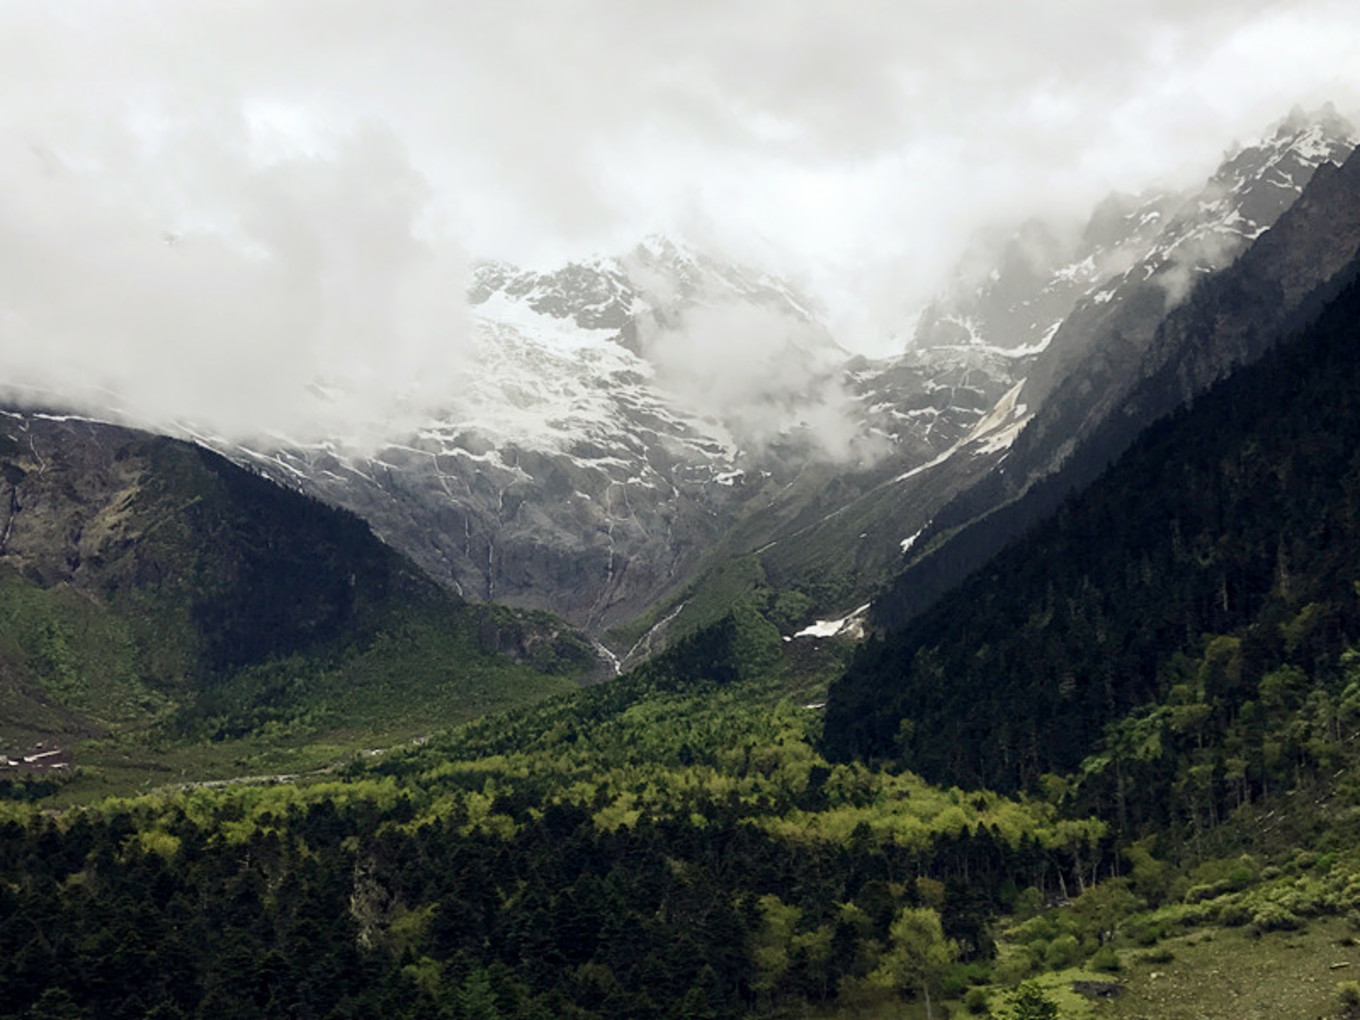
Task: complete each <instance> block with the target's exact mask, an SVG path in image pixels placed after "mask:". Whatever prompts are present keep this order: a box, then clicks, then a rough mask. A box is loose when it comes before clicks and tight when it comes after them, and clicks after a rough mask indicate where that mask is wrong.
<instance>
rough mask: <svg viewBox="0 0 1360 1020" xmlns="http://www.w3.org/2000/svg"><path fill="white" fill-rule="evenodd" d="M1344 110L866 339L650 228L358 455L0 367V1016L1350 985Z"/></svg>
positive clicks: (1301, 993) (1342, 997) (538, 299)
mask: <svg viewBox="0 0 1360 1020" xmlns="http://www.w3.org/2000/svg"><path fill="white" fill-rule="evenodd" d="M1355 143H1356V132H1355V130H1354V129H1353V128H1352V127H1351V125H1349V124H1348V123H1346V122H1345V121H1344V120H1342V119H1341V118H1339V117H1337V116H1336V115H1335V114H1334V112H1332V111H1331V110H1330V109H1324V110H1321V111H1319V112H1318V113H1316V114H1312V115H1308V114H1303V113H1301V112H1298V111H1296V112H1295V113H1294V114H1292V115H1290V116H1289V117H1288V118H1286V119H1285V120H1283V121H1281V122H1280V123H1278V124H1277V125H1275V126H1273V128H1272V129H1271V131H1270V132H1268V133H1267V135H1266V136H1265V137H1264V138H1263V139H1262V140H1260V141H1259V142H1256V143H1252V144H1250V145H1247V146H1235V147H1234V148H1233V149H1232V150H1230V151H1229V152H1228V154H1227V155H1226V157H1225V159H1224V161H1223V163H1222V165H1221V167H1220V168H1219V170H1218V171H1217V172H1216V173H1215V174H1214V175H1213V176H1212V177H1211V178H1210V179H1209V180H1208V181H1207V182H1205V184H1204V185H1203V186H1202V187H1200V188H1195V189H1192V190H1191V191H1189V192H1186V193H1173V192H1170V191H1160V190H1153V191H1148V192H1144V193H1142V194H1140V195H1138V196H1136V197H1132V196H1119V195H1116V196H1113V197H1111V198H1110V199H1108V200H1107V201H1105V202H1104V203H1102V204H1101V205H1100V206H1098V207H1097V208H1096V210H1095V211H1094V213H1093V214H1092V215H1091V216H1090V217H1089V219H1088V220H1086V221H1085V222H1083V223H1081V224H1079V225H1077V226H1076V227H1072V226H1071V225H1070V224H1069V225H1064V224H1059V223H1056V222H1051V223H1050V222H1046V221H1043V220H1039V219H1035V220H1031V221H1029V222H1027V223H1025V224H1024V225H1023V226H1022V227H1021V228H1020V229H1019V230H1018V232H1016V233H1014V234H1011V235H1007V236H1006V237H1004V238H1002V239H1000V240H998V239H996V238H990V239H986V238H983V239H979V242H978V243H979V245H981V246H982V248H983V252H982V253H972V254H971V255H970V257H969V258H968V259H966V260H965V262H964V263H963V264H961V267H960V270H959V272H958V273H957V274H956V278H955V280H954V282H953V283H951V285H950V286H949V287H948V288H947V289H946V290H945V291H944V292H942V293H941V294H939V295H938V296H937V298H936V300H935V302H934V303H933V304H932V305H931V306H930V307H929V308H927V309H926V310H925V311H924V312H923V313H922V315H921V316H920V318H919V320H918V323H917V326H916V332H915V336H914V339H913V342H912V343H911V345H910V346H908V347H907V349H906V350H904V351H903V352H902V353H900V354H898V355H895V356H892V357H888V358H882V359H870V358H866V357H863V356H853V355H851V354H849V353H848V352H847V351H845V350H844V349H842V348H841V347H840V346H839V345H838V344H837V343H836V340H835V338H834V337H833V335H832V332H831V330H830V328H829V327H828V325H827V323H826V321H824V319H823V318H822V317H821V313H820V312H819V310H818V308H817V306H816V303H815V302H814V301H813V300H812V299H811V298H808V297H806V296H804V295H802V294H800V293H799V292H798V290H797V289H796V288H795V287H794V286H793V285H791V284H789V283H788V282H786V281H783V280H780V279H778V278H777V277H775V276H773V275H771V274H767V273H762V272H759V271H756V270H753V269H750V268H749V267H740V266H737V265H736V264H734V263H733V262H730V261H728V260H725V259H720V258H718V257H716V256H714V255H711V254H706V253H703V252H701V251H699V250H697V249H695V248H691V247H688V246H685V245H682V244H680V243H678V242H675V241H670V240H666V239H663V238H650V239H648V240H647V241H645V242H643V243H642V244H641V245H639V246H638V247H637V248H635V249H634V250H632V251H631V252H629V253H627V254H625V255H622V256H619V257H612V258H605V257H602V258H599V259H596V260H593V261H585V262H575V263H569V264H567V265H565V266H559V267H557V268H555V269H550V270H542V271H540V270H533V269H525V268H520V267H515V266H512V265H509V264H507V263H503V262H485V263H481V264H479V265H478V266H477V267H476V269H475V270H474V273H473V287H472V290H471V291H470V295H469V301H470V308H471V311H472V316H473V327H474V332H473V336H474V337H475V341H476V342H475V352H476V372H474V373H473V374H472V375H471V376H470V378H471V380H472V381H471V382H470V383H469V385H468V386H467V387H466V388H464V389H463V390H462V391H461V392H454V393H450V394H449V397H448V400H447V404H446V406H444V407H442V408H438V409H436V410H434V411H430V412H428V413H425V414H424V417H423V418H422V419H421V422H420V423H418V424H417V425H416V426H414V427H413V428H408V429H406V431H403V432H401V433H400V434H392V435H387V436H384V437H383V441H382V442H381V443H379V444H378V446H377V447H376V448H371V447H370V448H365V447H364V445H363V444H361V443H360V442H359V441H358V440H357V439H356V438H354V437H350V438H346V437H344V436H340V435H334V436H330V437H328V438H324V439H321V440H316V441H307V442H300V441H296V442H295V441H292V440H288V439H286V438H284V437H276V441H273V442H265V441H263V440H259V439H253V440H243V439H241V438H240V437H228V436H225V435H218V434H215V433H213V432H211V431H210V430H206V429H204V428H201V427H197V426H194V425H193V424H192V423H186V422H181V423H179V424H178V425H177V426H176V427H175V428H173V429H171V428H165V429H162V430H161V431H160V432H159V433H158V432H156V431H154V430H145V429H139V428H136V427H134V426H135V425H136V423H135V422H129V421H126V420H122V419H121V418H120V415H119V414H118V413H117V408H115V407H112V406H111V407H109V408H105V409H102V410H101V409H90V408H86V409H84V410H83V411H82V412H81V413H73V412H72V411H70V410H69V409H63V408H62V407H61V406H60V403H59V401H52V402H49V404H47V405H46V406H43V407H34V406H14V405H11V406H7V407H6V408H4V409H3V411H0V483H2V484H0V921H2V922H3V923H0V960H3V961H4V962H3V963H0V1017H14V1018H15V1020H19V1018H25V1020H27V1018H30V1017H49V1016H50V1017H96V1016H98V1017H110V1018H121V1017H129V1018H131V1017H151V1016H154V1017H161V1018H167V1017H215V1018H216V1017H274V1016H289V1015H292V1016H314V1017H343V1016H351V1017H362V1016H380V1015H381V1016H393V1017H430V1016H439V1017H450V1018H456V1020H474V1018H476V1020H485V1018H496V1017H524V1018H547V1017H554V1018H557V1017H568V1018H575V1020H591V1018H605V1017H610V1018H620V1020H623V1018H630V1020H631V1018H644V1017H648V1018H656V1020H662V1018H670V1017H675V1018H720V1017H721V1018H728V1017H730V1018H739V1017H749V1018H770V1020H774V1018H782V1017H817V1018H822V1020H852V1018H863V1017H877V1016H908V1017H912V1018H925V1020H934V1018H936V1017H944V1016H955V1017H958V1016H967V1015H976V1016H995V1017H1006V1018H1014V1020H1030V1018H1034V1017H1054V1016H1061V1017H1064V1018H1067V1020H1078V1018H1096V1017H1115V1018H1120V1017H1127V1018H1130V1020H1132V1018H1134V1017H1150V1016H1157V1017H1167V1018H1174V1017H1180V1016H1184V1017H1191V1016H1194V1017H1219V1016H1221V1017H1230V1016H1231V1017H1240V1016H1281V1017H1300V1018H1302V1017H1321V1016H1329V1017H1338V1018H1342V1017H1347V1016H1355V1015H1357V1011H1360V985H1356V977H1355V975H1356V973H1357V970H1356V969H1357V968H1360V955H1357V953H1358V952H1360V950H1358V949H1357V939H1360V852H1357V850H1356V846H1357V845H1360V844H1358V840H1360V831H1357V824H1360V781H1358V780H1360V651H1357V644H1358V643H1360V601H1358V600H1357V591H1358V590H1360V589H1358V588H1357V585H1358V584H1360V516H1358V515H1357V513H1356V506H1357V504H1356V500H1357V496H1358V495H1360V460H1357V457H1356V454H1355V451H1356V449H1357V448H1360V156H1358V155H1356V154H1354V152H1353V150H1354V147H1355ZM730 330H736V331H737V332H738V333H739V334H740V335H742V336H743V337H748V338H749V339H750V347H749V350H748V351H747V360H748V361H749V364H738V363H737V362H736V361H735V360H733V361H731V362H730V363H728V362H722V361H721V360H720V359H719V357H718V354H719V352H718V351H717V350H716V349H715V348H714V347H713V344H714V340H713V338H714V337H722V336H726V335H729V334H728V332H727V331H730ZM710 360H711V361H712V364H709V361H710ZM741 373H745V375H742V376H741V378H740V379H736V380H735V381H734V379H733V378H729V377H728V376H734V375H738V374H741ZM738 384H739V388H740V390H741V391H742V392H743V393H746V394H747V395H748V396H749V395H750V394H751V393H754V394H755V396H754V397H753V398H752V399H751V400H750V402H749V403H746V404H739V403H737V402H735V400H734V399H732V395H733V394H734V393H735V392H737V390H736V389H733V388H729V387H737V386H738ZM757 384H759V385H757ZM143 424H146V423H143ZM167 433H174V435H170V434H167Z"/></svg>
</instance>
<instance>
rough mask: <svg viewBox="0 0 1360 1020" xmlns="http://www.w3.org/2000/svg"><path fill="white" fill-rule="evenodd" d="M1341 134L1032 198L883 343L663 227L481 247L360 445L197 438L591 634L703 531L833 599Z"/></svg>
mask: <svg viewBox="0 0 1360 1020" xmlns="http://www.w3.org/2000/svg"><path fill="white" fill-rule="evenodd" d="M1352 146H1353V132H1351V130H1350V128H1349V126H1348V125H1346V124H1344V123H1343V122H1341V121H1339V120H1338V119H1337V118H1335V117H1334V116H1333V115H1331V114H1330V113H1324V114H1322V115H1319V116H1315V117H1305V116H1302V115H1296V116H1295V117H1292V118H1290V119H1289V120H1288V121H1286V122H1284V123H1283V124H1282V125H1280V126H1279V128H1278V130H1277V131H1276V133H1275V134H1274V135H1273V136H1272V137H1271V138H1269V139H1268V140H1266V141H1265V142H1263V143H1261V144H1259V145H1254V146H1250V147H1247V148H1244V149H1241V150H1240V151H1238V152H1235V153H1233V154H1232V155H1231V156H1230V157H1229V158H1228V159H1226V160H1225V162H1224V164H1223V165H1222V167H1221V168H1220V169H1219V171H1218V172H1217V173H1216V174H1215V176H1214V177H1213V178H1212V179H1211V180H1210V181H1208V182H1207V183H1206V185H1205V186H1204V187H1203V188H1200V189H1195V190H1193V191H1192V192H1189V193H1186V194H1171V193H1166V192H1149V193H1146V194H1143V195H1140V196H1137V197H1129V196H1113V197H1111V198H1110V199H1109V200H1107V201H1106V202H1105V203H1103V204H1102V205H1101V206H1100V207H1099V208H1097V209H1096V210H1095V212H1094V214H1093V215H1092V217H1091V218H1090V220H1089V221H1088V222H1087V223H1086V224H1084V225H1082V226H1080V227H1079V228H1077V229H1070V228H1063V227H1060V226H1055V225H1051V224H1044V223H1040V222H1037V221H1035V222H1031V223H1029V224H1026V225H1025V226H1024V227H1023V228H1022V229H1021V230H1020V231H1019V232H1018V233H1017V234H1016V235H1015V236H1013V237H1011V238H1009V239H1008V240H1006V241H1005V242H1004V243H1003V244H1001V245H1000V246H997V247H994V250H992V251H989V252H988V253H986V257H975V258H973V259H972V260H970V262H969V264H968V266H967V268H964V269H961V270H960V271H959V273H958V274H957V278H956V281H955V284H954V285H953V286H952V287H951V288H950V289H949V290H948V291H946V292H945V293H944V294H942V295H941V296H940V297H939V299H938V300H937V301H936V302H935V303H934V304H933V305H932V307H931V308H929V309H928V310H927V311H926V312H925V314H923V315H922V317H921V319H920V322H919V324H918V328H917V331H916V334H915V337H914V340H913V343H912V345H911V346H910V348H909V349H908V350H907V351H906V352H904V353H903V354H901V355H899V356H897V357H894V358H888V359H882V360H877V361H871V360H868V359H864V358H850V357H848V356H847V355H846V353H845V352H844V351H842V350H841V349H840V348H839V347H838V346H837V345H836V344H835V342H834V340H833V338H832V337H831V336H830V334H829V332H828V331H827V329H826V327H825V326H824V325H823V323H822V322H821V320H820V318H819V316H818V312H817V309H816V307H815V306H814V305H813V304H812V303H811V302H810V301H808V300H807V299H806V298H804V297H802V296H801V295H799V294H798V293H797V292H796V291H795V289H794V288H792V287H790V286H789V285H788V284H787V283H785V282H783V281H781V280H778V279H776V278H774V277H772V276H770V275H768V274H764V273H761V272H758V271H754V270H751V269H749V268H744V267H739V266H735V265H732V264H729V263H727V262H725V261H723V260H721V259H718V258H715V257H712V256H710V255H706V254H704V253H701V252H696V251H694V250H691V249H687V248H685V247H684V246H682V245H678V244H675V243H673V242H670V241H666V240H651V241H648V242H646V243H644V244H643V245H640V246H639V247H638V248H636V249H635V250H633V251H632V252H629V253H627V254H625V255H622V256H619V257H616V258H600V259H595V260H592V261H588V262H581V263H573V264H569V265H566V266H561V267H557V268H555V269H552V270H550V271H546V272H543V271H533V270H527V269H523V268H517V267H513V266H509V265H505V264H499V263H497V264H486V265H482V266H480V267H478V269H477V271H476V274H475V277H474V280H473V285H472V288H471V291H470V295H469V296H470V300H471V302H472V309H473V313H474V318H475V336H476V352H475V356H474V360H475V364H474V366H473V367H472V370H471V371H470V372H469V374H468V383H467V385H466V387H465V388H464V390H463V391H462V392H460V393H456V394H450V398H449V400H448V402H447V404H446V405H445V407H444V408H442V410H440V411H439V412H437V413H434V414H432V415H430V417H429V419H428V421H427V422H426V423H425V424H424V425H423V426H422V427H420V428H419V429H417V430H415V431H414V432H411V433H410V434H406V435H400V436H393V437H391V441H390V443H388V444H387V445H386V446H385V448H383V449H381V450H379V451H377V452H376V453H375V452H372V451H360V450H358V449H356V448H354V447H353V446H351V445H348V444H347V443H346V442H345V441H344V440H343V438H341V437H336V438H335V439H333V440H331V441H328V442H325V443H321V444H315V445H311V446H303V445H292V446H289V445H286V444H280V445H279V446H278V447H277V448H268V449H266V448H261V447H254V448H246V447H241V446H235V445H232V444H229V443H226V442H224V441H221V440H215V439H213V437H201V438H203V439H204V440H206V441H208V442H210V443H212V444H213V445H216V446H218V447H219V448H220V449H222V450H223V451H224V452H227V453H229V455H231V456H233V457H235V458H236V459H237V460H240V461H242V462H246V463H249V464H251V465H253V466H254V467H255V468H257V469H259V470H261V471H263V472H264V473H266V474H268V475H269V476H270V477H272V478H274V479H275V480H277V481H280V482H283V483H285V484H289V485H293V486H295V487H298V488H301V489H303V490H304V491H306V492H309V493H311V494H314V495H316V496H319V497H320V498H322V499H324V500H326V501H328V502H332V503H335V504H338V505H340V506H343V507H346V508H348V509H351V510H353V511H354V512H356V513H358V514H360V515H361V516H363V517H364V518H365V519H367V520H368V521H370V522H371V523H372V525H373V527H374V529H375V530H376V531H377V532H378V534H380V535H381V536H382V537H383V538H385V539H386V540H387V541H389V542H390V543H392V544H393V545H395V546H396V547H397V548H399V549H401V550H403V551H405V552H407V553H408V554H410V555H411V556H412V557H413V558H414V559H416V561H417V562H419V563H420V564H421V565H422V566H424V567H425V568H426V569H427V570H429V571H430V572H431V573H432V574H433V575H434V576H435V577H437V578H438V579H439V580H441V581H442V582H443V583H444V584H446V585H448V586H449V587H451V588H453V589H454V590H456V591H459V592H461V593H462V594H464V595H466V596H468V597H471V598H476V599H495V600H503V601H506V602H509V603H511V604H516V605H522V606H529V607H535V608H546V609H551V610H553V611H555V612H558V613H561V614H562V615H564V616H565V617H566V618H567V619H569V620H570V621H571V622H573V623H575V624H577V625H579V626H582V627H585V628H587V629H588V630H590V631H591V632H592V633H594V634H596V635H602V634H603V633H604V632H605V631H606V630H608V629H609V628H611V627H613V626H616V625H618V624H620V623H622V622H625V621H627V620H629V619H632V618H634V617H636V616H637V615H638V614H640V613H642V612H643V611H644V610H646V609H647V608H648V607H649V606H653V605H655V604H657V603H658V601H659V600H665V599H667V598H672V597H674V596H675V594H676V593H677V592H678V591H680V590H681V589H682V588H683V587H684V586H686V585H687V584H690V583H691V582H693V581H694V579H695V578H696V577H697V576H699V575H698V573H696V572H701V571H702V569H703V565H702V561H703V558H704V556H705V554H708V553H717V552H720V553H721V555H722V556H723V557H729V556H731V555H738V554H747V553H754V554H757V555H758V557H759V559H760V561H761V564H762V566H763V568H764V570H765V573H766V574H767V575H768V576H769V578H770V580H771V582H772V583H774V584H775V585H777V586H794V587H801V588H803V589H805V590H809V591H815V592H816V596H815V598H814V601H820V602H826V603H828V604H826V605H823V606H821V607H820V608H825V609H833V608H850V607H851V606H852V605H854V604H858V602H859V601H862V600H863V599H864V597H866V596H868V595H870V594H872V592H873V591H875V590H876V589H877V588H878V587H879V586H880V585H882V584H883V583H884V582H885V581H886V580H887V579H888V578H889V577H890V576H891V575H892V573H893V572H894V571H895V570H897V569H898V568H899V567H900V565H901V564H902V563H903V558H904V554H905V555H906V556H907V557H908V558H911V557H914V556H915V555H916V554H917V553H918V552H919V551H921V549H923V548H925V547H927V546H928V545H929V544H930V543H931V542H934V541H937V540H938V537H939V535H940V533H941V532H942V531H944V530H947V529H949V528H953V527H957V526H958V524H959V523H960V522H963V521H967V520H970V519H973V518H974V517H977V516H980V515H983V514H986V513H987V512H989V508H991V507H995V506H996V505H999V504H1001V503H1004V502H1006V501H1007V500H1010V499H1013V498H1014V495H1015V493H1016V492H1017V491H1019V490H1020V489H1023V487H1024V485H1025V484H1027V483H1026V482H1025V479H1027V478H1030V477H1034V476H1041V475H1043V474H1044V473H1045V472H1047V471H1049V470H1051V469H1052V468H1053V467H1054V466H1055V465H1057V464H1059V463H1061V462H1062V461H1063V459H1064V458H1065V457H1067V456H1068V455H1070V453H1071V450H1072V448H1073V444H1075V443H1076V442H1078V441H1079V440H1080V439H1081V437H1082V436H1084V435H1085V434H1086V433H1087V432H1089V431H1090V430H1091V429H1092V428H1094V427H1095V426H1096V425H1097V424H1098V423H1099V422H1100V421H1102V420H1104V419H1105V418H1106V417H1108V416H1109V414H1110V413H1111V410H1112V408H1114V407H1117V406H1119V404H1120V402H1121V400H1122V399H1123V398H1124V396H1125V395H1126V394H1127V393H1128V391H1129V387H1130V386H1131V385H1132V382H1133V380H1134V379H1135V378H1136V377H1138V375H1139V372H1140V364H1141V359H1142V358H1143V357H1144V355H1145V353H1146V352H1147V350H1148V349H1149V346H1150V345H1151V344H1152V341H1153V337H1154V336H1155V335H1156V332H1157V329H1158V327H1159V325H1160V324H1161V323H1162V321H1163V320H1164V319H1165V318H1166V317H1167V315H1168V313H1169V312H1171V311H1172V310H1173V309H1174V308H1176V307H1177V306H1178V305H1179V304H1180V303H1182V302H1183V301H1184V300H1185V298H1186V296H1187V295H1188V294H1189V293H1191V292H1192V291H1193V290H1194V285H1195V283H1196V282H1197V281H1198V280H1200V279H1204V278H1208V277H1210V276H1212V275H1214V274H1215V273H1217V272H1219V271H1220V270H1221V269H1222V268H1223V267H1225V266H1226V265H1228V264H1230V263H1231V262H1232V260H1233V259H1234V258H1236V257H1237V256H1238V255H1239V254H1240V253H1241V252H1242V251H1243V250H1245V249H1246V248H1247V247H1248V246H1249V245H1251V244H1252V243H1253V241H1255V240H1256V239H1257V238H1258V237H1260V236H1261V235H1262V234H1263V232H1264V231H1266V230H1267V228H1268V227H1269V226H1270V225H1271V224H1272V223H1273V222H1274V221H1275V219H1276V218H1277V217H1278V216H1279V215H1280V213H1281V211H1282V210H1284V209H1286V208H1288V207H1289V206H1290V204H1291V203H1292V202H1293V201H1294V199H1296V198H1297V197H1298V195H1299V194H1300V192H1301V191H1302V189H1303V188H1304V186H1305V185H1306V184H1307V182H1308V180H1309V179H1310V178H1311V176H1312V174H1313V173H1314V171H1315V170H1316V168H1317V167H1318V166H1320V165H1324V164H1326V163H1328V162H1329V161H1332V160H1338V159H1341V158H1344V156H1345V155H1346V154H1347V153H1348V152H1349V150H1350V148H1351V147H1352ZM1012 444H1014V445H1012ZM998 471H1000V472H1001V473H1000V474H998V473H997V472H998ZM998 479H1000V481H998ZM970 492H971V494H972V495H970V496H965V495H963V494H965V493H970ZM970 500H971V502H969V501H970ZM951 504H952V507H951ZM946 508H949V509H946ZM830 603H839V604H837V605H832V604H830Z"/></svg>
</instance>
